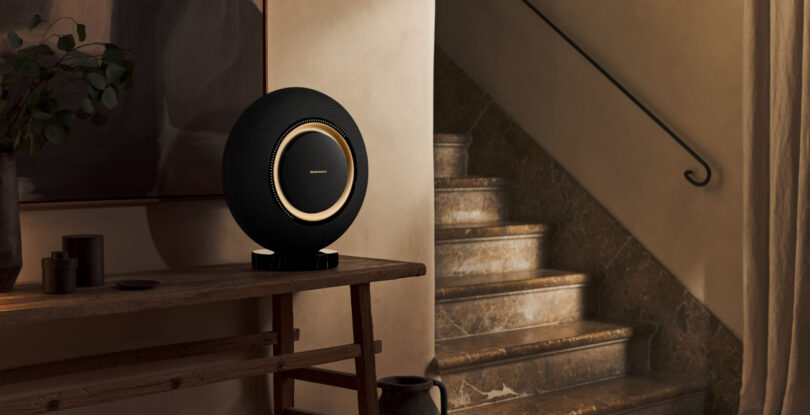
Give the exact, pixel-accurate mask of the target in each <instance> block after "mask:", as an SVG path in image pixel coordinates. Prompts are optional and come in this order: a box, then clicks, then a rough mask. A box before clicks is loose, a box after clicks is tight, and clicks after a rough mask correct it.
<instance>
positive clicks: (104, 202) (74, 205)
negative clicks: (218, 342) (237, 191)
mask: <svg viewBox="0 0 810 415" xmlns="http://www.w3.org/2000/svg"><path fill="white" fill-rule="evenodd" d="M224 199H225V196H224V195H202V196H164V197H140V198H128V199H127V198H124V199H98V200H69V201H61V202H22V203H20V210H21V211H27V210H56V209H58V210H64V209H88V208H115V207H129V206H147V205H154V204H157V203H167V202H199V201H208V200H224Z"/></svg>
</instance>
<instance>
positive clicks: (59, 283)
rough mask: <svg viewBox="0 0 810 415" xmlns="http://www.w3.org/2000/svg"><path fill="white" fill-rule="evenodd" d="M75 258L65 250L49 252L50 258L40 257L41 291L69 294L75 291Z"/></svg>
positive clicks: (76, 264)
mask: <svg viewBox="0 0 810 415" xmlns="http://www.w3.org/2000/svg"><path fill="white" fill-rule="evenodd" d="M77 267H78V261H77V260H76V258H71V257H70V256H68V253H67V252H63V251H54V252H51V257H50V258H42V292H44V293H45V294H69V293H72V292H74V291H76V268H77Z"/></svg>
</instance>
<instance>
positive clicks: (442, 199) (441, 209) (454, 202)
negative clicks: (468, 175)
mask: <svg viewBox="0 0 810 415" xmlns="http://www.w3.org/2000/svg"><path fill="white" fill-rule="evenodd" d="M435 200H436V223H438V224H454V223H471V222H497V221H503V220H505V219H506V215H507V210H506V190H504V189H499V188H490V189H436V197H435Z"/></svg>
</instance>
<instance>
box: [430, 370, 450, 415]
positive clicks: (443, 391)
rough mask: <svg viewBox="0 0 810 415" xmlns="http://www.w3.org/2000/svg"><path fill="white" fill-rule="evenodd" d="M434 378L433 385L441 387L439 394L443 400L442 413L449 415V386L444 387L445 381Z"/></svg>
mask: <svg viewBox="0 0 810 415" xmlns="http://www.w3.org/2000/svg"><path fill="white" fill-rule="evenodd" d="M432 380H433V385H434V386H436V387H437V388H439V396H440V399H441V402H442V409H441V410H442V415H447V388H445V387H444V383H442V382H441V381H438V380H436V379H432Z"/></svg>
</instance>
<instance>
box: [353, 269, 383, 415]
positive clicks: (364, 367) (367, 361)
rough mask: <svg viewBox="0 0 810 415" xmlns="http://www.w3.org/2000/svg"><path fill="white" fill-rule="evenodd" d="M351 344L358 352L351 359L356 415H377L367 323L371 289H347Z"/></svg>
mask: <svg viewBox="0 0 810 415" xmlns="http://www.w3.org/2000/svg"><path fill="white" fill-rule="evenodd" d="M351 302H352V327H353V331H354V343H355V344H357V345H359V346H360V348H361V350H362V352H361V354H360V356H358V357H357V358H355V359H354V366H355V373H356V376H357V408H358V412H359V413H360V415H379V411H380V408H379V404H378V402H377V369H376V367H375V363H374V330H373V327H372V321H371V286H370V284H369V283H364V284H354V285H352V286H351Z"/></svg>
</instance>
